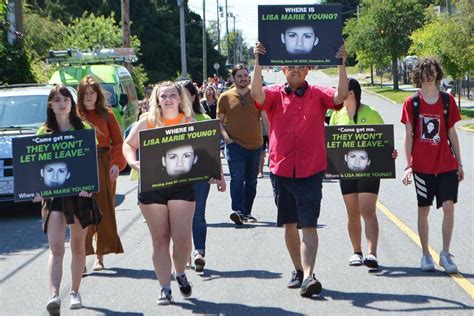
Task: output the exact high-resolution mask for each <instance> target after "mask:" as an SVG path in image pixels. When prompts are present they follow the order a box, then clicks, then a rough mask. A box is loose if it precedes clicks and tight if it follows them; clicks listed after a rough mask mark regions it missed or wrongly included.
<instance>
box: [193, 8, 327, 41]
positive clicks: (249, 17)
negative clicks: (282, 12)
mask: <svg viewBox="0 0 474 316" xmlns="http://www.w3.org/2000/svg"><path fill="white" fill-rule="evenodd" d="M205 1H206V20H216V19H217V14H216V12H217V2H219V6H222V7H223V10H224V14H225V0H205ZM318 2H319V1H318V0H296V1H295V2H291V1H289V0H227V11H228V12H229V13H232V14H233V15H235V28H236V29H237V30H242V33H243V37H244V40H245V43H246V44H247V46H249V47H250V46H253V45H254V44H255V42H256V41H257V38H258V21H257V18H258V17H257V11H258V8H257V6H258V5H261V4H267V5H268V4H280V5H283V4H285V5H289V4H292V5H293V4H294V5H298V4H315V3H318ZM202 4H203V0H188V7H189V9H190V10H192V11H194V12H195V13H197V14H199V15H200V16H201V17H202ZM224 16H225V15H224ZM219 22H220V25H221V36H223V35H224V34H225V20H224V18H221V17H219ZM233 27H234V19H233V18H229V32H232V30H233Z"/></svg>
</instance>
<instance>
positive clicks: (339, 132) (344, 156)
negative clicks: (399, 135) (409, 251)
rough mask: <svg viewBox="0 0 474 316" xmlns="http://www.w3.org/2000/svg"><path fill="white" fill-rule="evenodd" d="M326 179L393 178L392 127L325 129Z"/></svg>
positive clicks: (334, 127)
mask: <svg viewBox="0 0 474 316" xmlns="http://www.w3.org/2000/svg"><path fill="white" fill-rule="evenodd" d="M325 134H326V150H327V156H328V168H327V171H326V174H325V176H326V178H327V179H368V178H395V160H394V159H393V158H392V152H393V149H394V141H393V125H339V126H326V127H325Z"/></svg>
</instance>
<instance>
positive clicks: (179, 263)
mask: <svg viewBox="0 0 474 316" xmlns="http://www.w3.org/2000/svg"><path fill="white" fill-rule="evenodd" d="M193 121H195V120H194V119H193V118H192V108H191V102H190V100H189V97H188V96H187V94H186V93H185V92H184V88H183V87H182V86H181V85H179V84H177V83H175V82H172V81H165V82H162V83H159V84H158V85H156V86H155V87H154V89H153V92H152V94H151V97H150V110H149V112H148V115H144V116H143V117H142V118H141V119H140V120H139V121H138V122H137V123H136V124H135V126H134V127H133V128H132V130H131V131H130V134H129V135H128V136H127V138H126V139H125V142H124V144H123V154H124V156H125V159H126V160H127V162H128V164H129V166H130V167H131V168H133V169H135V170H137V171H139V170H140V161H139V160H137V149H138V147H139V139H138V134H139V132H140V131H141V130H145V129H151V128H156V127H162V126H171V125H179V124H186V123H189V122H193ZM194 201H195V198H194V190H193V185H192V184H181V185H177V186H174V187H170V188H164V189H158V190H155V191H151V192H141V191H139V192H138V205H139V207H140V210H141V212H142V214H143V216H144V217H145V220H146V223H147V225H148V229H149V231H150V235H151V239H152V244H153V255H152V260H153V265H154V267H155V274H156V277H157V278H158V282H159V284H160V286H161V297H160V298H159V299H158V304H159V305H167V304H171V303H172V302H173V297H172V293H171V282H170V281H171V278H170V274H171V267H172V264H171V262H172V261H173V264H174V267H175V270H176V280H177V282H178V284H179V289H180V291H181V294H182V295H183V296H184V297H189V296H191V293H192V289H191V285H190V284H189V282H188V280H187V278H186V274H185V269H186V263H187V261H188V259H189V256H190V254H191V249H192V245H191V232H192V223H193V215H194V208H195V202H194ZM171 240H173V246H172V255H171V253H170V243H171Z"/></svg>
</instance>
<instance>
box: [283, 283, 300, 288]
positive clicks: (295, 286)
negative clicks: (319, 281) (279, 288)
mask: <svg viewBox="0 0 474 316" xmlns="http://www.w3.org/2000/svg"><path fill="white" fill-rule="evenodd" d="M301 283H303V282H299V283H298V284H296V283H295V284H288V285H287V286H286V287H287V288H289V289H299V288H300V287H301Z"/></svg>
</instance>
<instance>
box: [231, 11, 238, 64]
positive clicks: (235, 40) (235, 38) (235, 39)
mask: <svg viewBox="0 0 474 316" xmlns="http://www.w3.org/2000/svg"><path fill="white" fill-rule="evenodd" d="M232 17H233V18H234V66H235V65H236V64H237V46H236V45H237V37H236V35H235V15H234V14H232Z"/></svg>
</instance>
